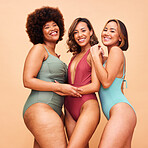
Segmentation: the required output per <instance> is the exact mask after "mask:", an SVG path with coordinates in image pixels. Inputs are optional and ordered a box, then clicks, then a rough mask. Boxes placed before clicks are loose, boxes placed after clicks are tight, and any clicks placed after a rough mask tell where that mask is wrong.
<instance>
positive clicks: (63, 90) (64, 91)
mask: <svg viewBox="0 0 148 148" xmlns="http://www.w3.org/2000/svg"><path fill="white" fill-rule="evenodd" d="M55 83H58V84H60V83H59V82H57V81H56V80H55ZM78 91H82V89H80V88H78V87H74V86H72V85H70V84H60V90H59V91H56V92H55V93H57V94H58V95H61V96H73V97H82V95H81V94H80V93H79V92H78Z"/></svg>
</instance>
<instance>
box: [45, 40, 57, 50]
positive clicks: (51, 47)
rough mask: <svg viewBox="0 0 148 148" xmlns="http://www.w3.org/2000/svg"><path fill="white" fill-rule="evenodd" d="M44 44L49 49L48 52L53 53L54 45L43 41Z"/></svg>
mask: <svg viewBox="0 0 148 148" xmlns="http://www.w3.org/2000/svg"><path fill="white" fill-rule="evenodd" d="M44 44H45V45H46V47H47V48H48V49H50V51H52V52H55V47H56V43H53V42H46V41H45V42H44Z"/></svg>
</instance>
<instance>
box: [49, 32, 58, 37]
mask: <svg viewBox="0 0 148 148" xmlns="http://www.w3.org/2000/svg"><path fill="white" fill-rule="evenodd" d="M57 34H58V31H52V32H51V33H49V35H51V36H55V35H57Z"/></svg>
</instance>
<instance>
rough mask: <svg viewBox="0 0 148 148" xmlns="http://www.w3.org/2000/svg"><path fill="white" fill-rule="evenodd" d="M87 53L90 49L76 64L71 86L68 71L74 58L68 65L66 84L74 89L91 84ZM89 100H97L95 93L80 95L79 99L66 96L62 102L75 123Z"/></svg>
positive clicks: (69, 72)
mask: <svg viewBox="0 0 148 148" xmlns="http://www.w3.org/2000/svg"><path fill="white" fill-rule="evenodd" d="M89 51H90V49H89V50H88V51H87V52H86V53H85V54H84V56H83V57H82V59H81V60H80V61H79V63H78V64H77V67H76V72H75V78H74V84H72V81H71V71H70V67H71V63H72V61H73V59H74V58H73V59H72V60H71V61H70V63H69V66H68V83H69V84H71V85H73V86H75V87H81V86H84V85H87V84H89V83H91V66H90V65H89V64H88V63H87V56H88V54H89ZM90 99H95V100H97V97H96V94H95V93H91V94H85V95H82V97H80V98H78V97H72V96H66V97H65V101H64V106H65V108H66V109H67V110H68V112H69V113H70V114H71V116H72V117H73V119H74V120H75V121H77V120H78V118H79V116H80V110H81V107H82V105H83V104H84V103H85V102H86V101H87V100H90ZM97 101H98V100H97Z"/></svg>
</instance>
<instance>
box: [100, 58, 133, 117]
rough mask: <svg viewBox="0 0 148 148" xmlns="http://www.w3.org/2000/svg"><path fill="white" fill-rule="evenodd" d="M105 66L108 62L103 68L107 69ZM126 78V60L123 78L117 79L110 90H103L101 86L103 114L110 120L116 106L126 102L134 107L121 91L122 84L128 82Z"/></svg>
mask: <svg viewBox="0 0 148 148" xmlns="http://www.w3.org/2000/svg"><path fill="white" fill-rule="evenodd" d="M105 64H106V61H105V63H104V64H103V67H105ZM124 76H125V60H124V66H123V76H122V78H117V77H116V78H115V80H114V81H113V83H112V84H111V86H110V87H109V88H103V86H102V84H101V86H100V90H99V98H100V102H101V106H102V110H103V113H104V115H105V116H106V118H107V119H108V120H109V119H110V110H111V108H112V107H113V106H114V105H115V104H117V103H121V102H124V103H127V104H129V105H130V106H131V107H132V105H131V104H130V103H129V101H128V100H127V98H126V97H125V96H124V95H123V93H122V91H121V86H122V82H123V81H126V80H124ZM126 85H127V84H126ZM132 108H133V107H132ZM133 110H134V108H133Z"/></svg>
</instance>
